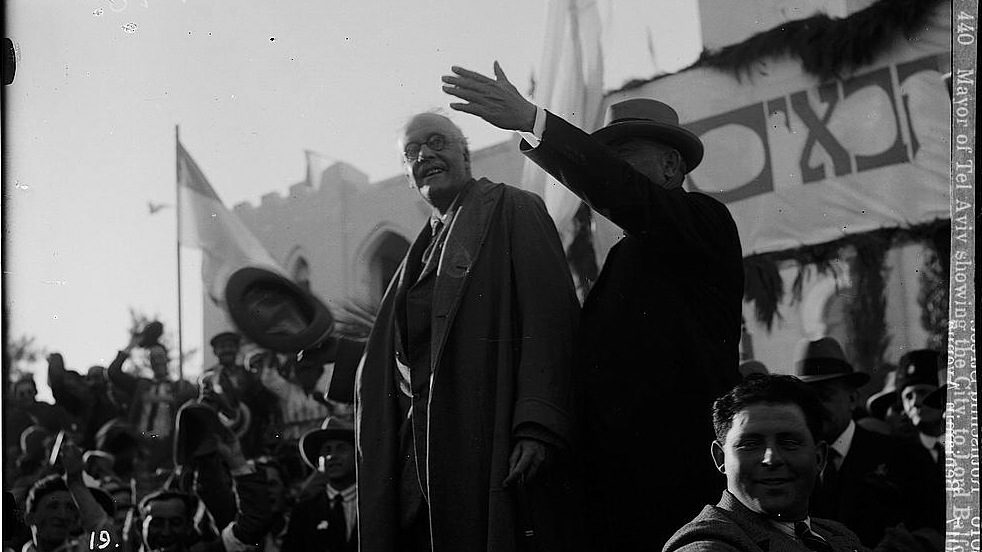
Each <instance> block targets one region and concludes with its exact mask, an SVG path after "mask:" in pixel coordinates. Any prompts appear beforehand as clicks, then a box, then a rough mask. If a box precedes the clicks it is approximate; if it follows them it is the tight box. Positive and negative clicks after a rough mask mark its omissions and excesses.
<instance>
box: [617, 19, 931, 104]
mask: <svg viewBox="0 0 982 552" xmlns="http://www.w3.org/2000/svg"><path fill="white" fill-rule="evenodd" d="M941 2H942V0H879V1H878V2H875V3H873V4H871V5H870V6H869V7H867V8H865V9H862V10H860V11H857V12H855V13H853V14H851V15H849V16H848V17H844V18H841V19H836V18H831V17H829V16H827V15H825V14H818V15H814V16H812V17H809V18H807V19H799V20H795V21H787V22H784V23H782V24H780V25H778V26H777V27H774V28H772V29H770V30H767V31H764V32H762V33H758V34H756V35H754V36H752V37H750V38H748V39H746V40H744V41H743V42H740V43H737V44H732V45H730V46H725V47H723V48H719V49H717V50H704V51H703V52H702V55H701V56H700V57H699V59H698V60H697V61H696V62H695V63H693V64H692V65H691V66H689V67H687V68H686V69H683V71H687V70H689V69H694V68H698V67H711V68H715V69H719V70H722V71H729V72H731V73H733V75H734V76H735V77H736V78H737V79H740V78H741V77H742V76H749V75H750V74H751V71H752V70H753V68H754V64H755V63H756V62H757V61H759V60H761V59H766V58H782V57H794V58H797V59H799V60H800V61H801V67H802V69H803V70H804V71H805V72H806V73H809V74H811V75H815V76H817V77H818V78H820V79H822V80H827V79H833V78H839V77H840V76H841V75H842V74H843V73H845V72H846V71H848V70H851V69H855V68H858V67H863V66H866V65H869V64H870V63H872V62H873V60H875V59H876V58H877V56H879V55H881V54H882V53H883V52H885V51H887V50H888V49H889V48H890V47H891V45H892V43H893V41H894V40H895V39H896V37H897V36H898V35H902V36H904V37H905V38H906V39H908V40H911V39H912V38H913V37H914V36H915V35H916V34H917V32H918V31H920V30H921V29H923V28H924V25H925V23H926V21H927V20H928V18H929V17H930V15H931V13H932V12H933V11H934V10H935V8H936V7H937V6H938V5H939V4H941ZM664 76H666V75H656V76H654V77H652V78H649V79H635V80H631V81H629V82H628V83H627V84H625V85H624V86H623V87H621V88H620V91H623V90H630V89H632V88H638V87H640V86H644V85H645V84H647V83H649V82H652V81H655V80H658V79H660V78H662V77H664Z"/></svg>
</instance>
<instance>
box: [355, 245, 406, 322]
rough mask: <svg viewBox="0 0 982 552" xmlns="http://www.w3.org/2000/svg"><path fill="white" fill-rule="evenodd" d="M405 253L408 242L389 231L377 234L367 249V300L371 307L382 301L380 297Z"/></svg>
mask: <svg viewBox="0 0 982 552" xmlns="http://www.w3.org/2000/svg"><path fill="white" fill-rule="evenodd" d="M407 251H409V241H408V240H407V239H406V238H404V237H402V236H401V235H399V234H397V233H395V232H393V231H391V230H385V231H383V232H382V233H380V234H378V235H377V236H376V237H375V239H374V240H373V245H372V246H370V247H369V248H368V249H367V251H366V255H365V258H366V259H367V263H368V298H369V300H370V301H371V303H372V304H373V305H377V304H379V302H380V301H382V295H383V294H384V293H385V289H386V288H387V287H388V285H389V282H390V281H391V280H392V277H393V276H394V275H395V273H396V270H397V269H398V268H399V264H400V263H401V262H402V258H403V257H405V256H406V252H407Z"/></svg>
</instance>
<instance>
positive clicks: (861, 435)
mask: <svg viewBox="0 0 982 552" xmlns="http://www.w3.org/2000/svg"><path fill="white" fill-rule="evenodd" d="M800 357H801V358H800V360H798V373H799V377H800V378H801V379H802V381H804V382H805V383H806V384H807V385H808V386H809V387H810V388H811V389H813V390H814V391H815V392H816V393H817V395H818V397H819V399H820V400H821V401H822V406H823V409H824V412H823V414H824V416H823V420H822V438H823V439H824V440H825V441H826V442H827V443H830V446H829V459H828V462H827V463H826V466H825V470H824V471H823V472H822V476H821V479H820V481H819V483H818V484H817V485H816V488H815V492H814V494H813V495H812V501H811V514H812V515H815V516H819V517H823V518H829V519H834V520H836V521H839V522H841V523H843V524H845V525H846V526H847V527H849V528H850V529H851V530H853V531H854V532H855V533H856V534H857V535H858V536H859V538H860V540H861V541H862V542H863V544H864V545H866V546H868V547H870V548H875V547H876V546H877V545H878V544H879V543H880V541H882V540H883V538H884V536H885V534H886V530H887V529H888V528H891V527H896V526H897V525H898V524H900V523H904V524H905V529H906V530H916V529H918V527H917V526H916V525H915V523H916V517H917V516H918V514H917V512H918V510H919V509H920V508H921V507H922V506H923V505H922V504H921V500H920V499H921V497H918V496H917V495H916V494H915V493H916V492H918V491H919V489H920V488H921V487H920V483H919V481H923V479H924V474H918V473H911V470H910V469H909V467H908V464H907V463H905V462H904V461H903V458H902V457H900V456H899V451H898V447H899V446H900V442H899V441H898V440H896V439H895V438H893V437H890V436H888V435H882V434H879V433H874V432H872V431H868V430H866V429H864V428H862V427H860V426H859V425H857V424H856V422H855V421H853V412H854V411H855V409H856V406H857V405H858V403H859V388H861V387H862V386H863V385H865V384H866V383H867V382H869V379H870V378H869V375H867V374H865V373H863V372H857V371H855V370H854V369H853V367H852V365H851V364H850V363H849V362H848V361H847V360H846V358H845V355H844V354H843V352H842V347H841V346H839V343H838V342H836V341H835V340H834V339H832V338H831V337H823V338H821V339H819V340H816V341H811V342H808V343H807V345H806V347H805V348H804V351H803V354H802V355H800Z"/></svg>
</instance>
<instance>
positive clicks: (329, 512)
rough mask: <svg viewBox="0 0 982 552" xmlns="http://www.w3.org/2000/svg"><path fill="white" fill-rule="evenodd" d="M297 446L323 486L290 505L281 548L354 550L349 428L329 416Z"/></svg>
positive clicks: (352, 434) (352, 433)
mask: <svg viewBox="0 0 982 552" xmlns="http://www.w3.org/2000/svg"><path fill="white" fill-rule="evenodd" d="M299 447H300V456H301V457H302V458H303V461H304V462H305V463H306V464H307V465H308V466H310V467H311V468H313V469H314V470H316V471H317V472H320V473H322V474H324V475H325V476H326V477H327V485H326V486H325V487H324V489H323V490H321V491H320V492H317V493H314V494H312V495H311V496H310V497H308V498H306V499H304V500H301V501H300V502H298V503H297V504H296V506H294V508H293V511H292V512H291V513H290V523H289V526H288V527H287V530H286V535H285V536H284V537H283V546H282V549H283V550H324V551H326V552H342V551H343V552H348V551H350V552H355V551H357V550H358V531H356V530H355V527H356V526H357V520H358V507H357V503H356V501H357V496H358V487H357V485H356V483H355V430H354V427H352V425H351V423H350V422H347V421H344V420H342V419H340V418H336V417H328V418H327V419H325V420H324V423H323V424H322V425H321V427H320V428H319V429H315V430H312V431H308V432H307V433H305V434H304V435H303V437H302V438H301V439H300V444H299Z"/></svg>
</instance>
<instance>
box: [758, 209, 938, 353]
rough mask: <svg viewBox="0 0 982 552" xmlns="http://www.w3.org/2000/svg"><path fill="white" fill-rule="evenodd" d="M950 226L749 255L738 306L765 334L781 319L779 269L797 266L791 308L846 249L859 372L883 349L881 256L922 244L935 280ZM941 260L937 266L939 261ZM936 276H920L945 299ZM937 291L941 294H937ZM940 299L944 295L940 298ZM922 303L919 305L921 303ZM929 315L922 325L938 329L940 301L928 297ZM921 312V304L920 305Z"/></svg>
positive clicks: (876, 233) (866, 235)
mask: <svg viewBox="0 0 982 552" xmlns="http://www.w3.org/2000/svg"><path fill="white" fill-rule="evenodd" d="M950 231H951V221H949V220H944V219H939V220H935V221H932V222H927V223H922V224H917V225H914V226H910V227H907V228H881V229H879V230H874V231H871V232H865V233H862V234H854V235H851V236H846V237H844V238H840V239H838V240H835V241H831V242H827V243H823V244H817V245H810V246H805V247H800V248H797V249H790V250H785V251H775V252H773V253H763V254H760V255H751V256H749V257H746V258H744V261H743V267H744V274H745V276H744V282H745V284H744V300H745V301H747V302H752V303H753V304H754V310H755V315H756V319H757V321H758V322H759V323H761V324H763V325H764V326H765V327H766V328H767V330H768V331H770V330H771V328H772V327H773V324H774V321H775V320H778V319H780V318H781V313H780V309H779V305H781V303H782V302H783V301H784V299H785V292H784V282H783V281H782V279H781V276H780V272H779V267H780V266H781V264H783V263H787V262H792V263H794V264H795V265H797V268H798V273H797V275H796V276H795V279H794V282H793V283H792V285H791V304H792V305H793V304H795V303H798V302H800V301H801V298H802V293H803V288H804V283H805V281H806V280H808V279H809V278H811V277H812V276H813V273H818V274H835V270H834V269H833V266H834V262H835V261H836V259H838V257H839V253H840V252H841V251H842V250H843V249H844V248H847V247H851V248H853V249H855V251H856V258H855V260H854V261H853V265H852V267H851V268H852V276H853V282H854V291H855V293H856V295H857V300H856V301H854V302H853V303H852V305H851V306H850V308H849V313H848V315H849V317H850V324H849V325H850V328H851V330H852V331H851V333H852V335H853V336H854V341H853V343H852V345H851V348H852V349H853V353H854V356H853V357H852V358H855V359H856V361H857V363H858V364H860V365H861V366H869V367H872V366H876V365H877V361H876V359H878V358H880V357H882V354H883V351H884V350H885V349H886V346H887V345H888V344H889V336H887V334H886V323H885V321H884V317H885V310H886V300H885V297H884V291H885V287H886V280H885V268H884V260H885V257H886V252H887V250H889V249H890V248H891V247H895V246H897V245H902V244H906V243H915V242H919V243H926V244H928V245H929V247H931V248H932V250H934V251H937V254H936V257H937V258H938V261H937V263H938V268H937V269H936V270H935V271H934V272H935V273H936V274H939V275H941V276H944V275H945V274H947V272H946V269H945V268H944V267H943V262H944V261H947V258H946V256H945V255H944V251H945V249H944V247H945V245H946V244H947V241H946V236H948V235H949V234H950ZM942 259H943V260H942ZM941 276H924V277H929V278H931V280H930V285H929V287H930V288H931V289H932V290H934V293H945V294H947V284H946V281H939V278H940V277H941ZM939 288H941V289H943V291H938V289H939ZM945 297H946V295H945ZM927 300H928V299H925V301H927ZM929 301H930V303H931V305H933V306H932V307H931V308H932V309H934V312H933V313H932V314H931V315H930V316H931V317H933V318H931V321H930V322H925V326H926V327H927V329H928V330H929V331H934V330H932V328H938V327H939V326H940V325H941V324H943V322H941V320H943V321H946V320H947V308H948V306H947V300H946V298H939V297H932V298H931V299H929ZM922 306H923V304H922Z"/></svg>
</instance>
